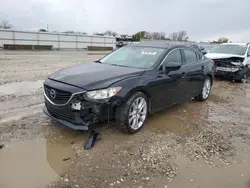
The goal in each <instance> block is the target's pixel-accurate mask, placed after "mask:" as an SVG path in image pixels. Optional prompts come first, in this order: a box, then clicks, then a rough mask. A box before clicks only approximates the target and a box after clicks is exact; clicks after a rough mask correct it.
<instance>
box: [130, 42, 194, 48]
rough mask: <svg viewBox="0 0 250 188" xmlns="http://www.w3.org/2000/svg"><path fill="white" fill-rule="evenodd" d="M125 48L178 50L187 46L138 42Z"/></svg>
mask: <svg viewBox="0 0 250 188" xmlns="http://www.w3.org/2000/svg"><path fill="white" fill-rule="evenodd" d="M127 46H136V47H152V48H164V49H169V48H178V47H179V48H180V47H188V48H190V47H189V46H188V45H183V44H182V45H181V44H171V43H168V42H140V43H136V44H135V43H132V44H128V45H127Z"/></svg>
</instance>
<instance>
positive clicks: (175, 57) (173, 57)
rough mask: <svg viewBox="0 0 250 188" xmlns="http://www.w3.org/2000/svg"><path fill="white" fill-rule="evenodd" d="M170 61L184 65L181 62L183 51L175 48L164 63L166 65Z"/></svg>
mask: <svg viewBox="0 0 250 188" xmlns="http://www.w3.org/2000/svg"><path fill="white" fill-rule="evenodd" d="M170 62H174V63H176V64H179V65H180V66H181V65H182V62H181V51H180V50H174V51H172V52H170V53H169V54H168V55H167V58H166V59H165V60H164V62H163V64H162V65H163V66H166V65H167V64H168V63H170Z"/></svg>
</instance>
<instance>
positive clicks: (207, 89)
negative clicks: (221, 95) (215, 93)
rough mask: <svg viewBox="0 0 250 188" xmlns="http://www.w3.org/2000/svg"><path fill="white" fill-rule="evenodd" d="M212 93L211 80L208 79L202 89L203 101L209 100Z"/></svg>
mask: <svg viewBox="0 0 250 188" xmlns="http://www.w3.org/2000/svg"><path fill="white" fill-rule="evenodd" d="M210 91H211V81H210V79H206V81H205V82H204V85H203V89H202V97H203V99H207V98H208V96H209V94H210Z"/></svg>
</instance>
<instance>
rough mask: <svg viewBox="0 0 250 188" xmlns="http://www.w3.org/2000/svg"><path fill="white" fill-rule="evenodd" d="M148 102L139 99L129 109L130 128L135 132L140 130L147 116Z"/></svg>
mask: <svg viewBox="0 0 250 188" xmlns="http://www.w3.org/2000/svg"><path fill="white" fill-rule="evenodd" d="M147 108H148V107H147V101H146V100H145V99H144V98H143V97H138V98H136V99H135V100H134V102H133V103H132V105H131V107H130V109H129V118H128V121H129V126H130V127H131V129H133V130H137V129H139V128H140V127H141V126H142V125H143V123H144V121H145V119H146V116H147Z"/></svg>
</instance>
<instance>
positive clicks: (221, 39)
mask: <svg viewBox="0 0 250 188" xmlns="http://www.w3.org/2000/svg"><path fill="white" fill-rule="evenodd" d="M228 41H229V39H228V38H225V37H220V38H218V40H217V42H218V43H227V42H228Z"/></svg>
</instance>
